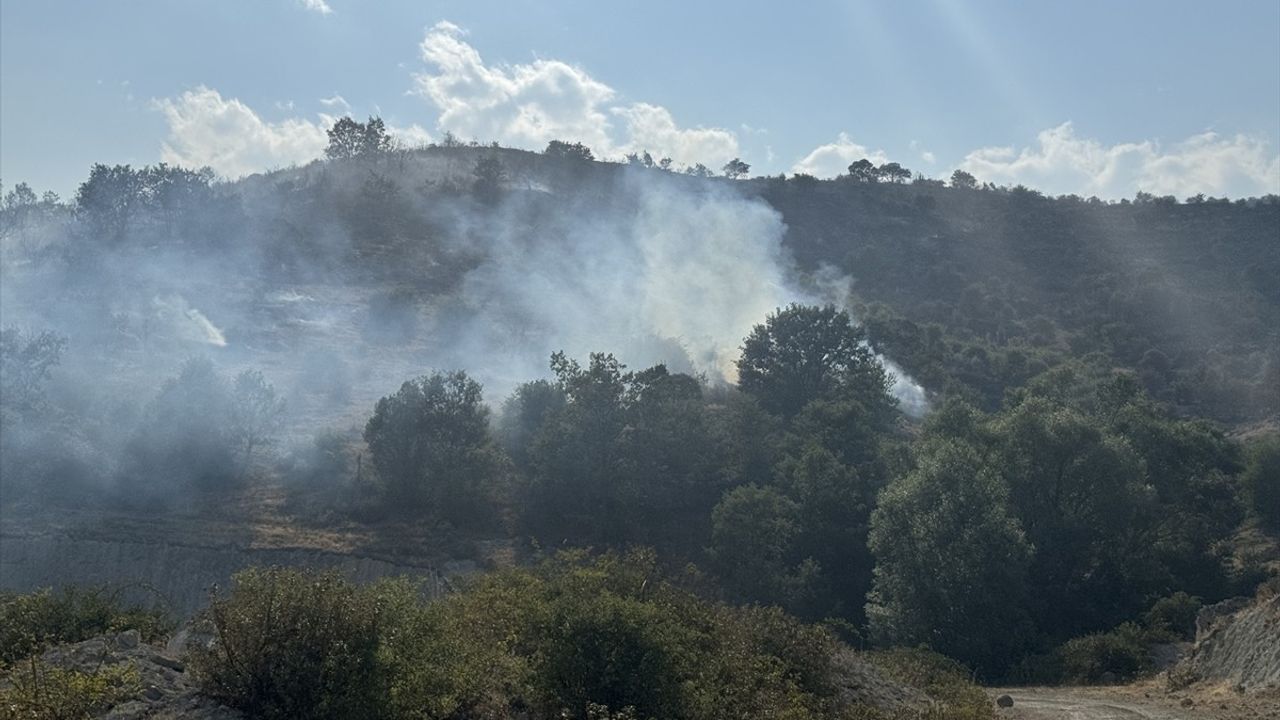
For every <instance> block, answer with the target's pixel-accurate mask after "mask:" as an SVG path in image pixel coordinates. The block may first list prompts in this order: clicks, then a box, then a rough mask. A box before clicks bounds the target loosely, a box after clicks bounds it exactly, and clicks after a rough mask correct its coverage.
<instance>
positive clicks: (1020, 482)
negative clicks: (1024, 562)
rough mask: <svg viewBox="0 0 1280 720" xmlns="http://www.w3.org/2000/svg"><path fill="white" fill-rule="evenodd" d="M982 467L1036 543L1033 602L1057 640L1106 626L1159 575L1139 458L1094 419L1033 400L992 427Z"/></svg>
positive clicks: (1150, 504) (1156, 583)
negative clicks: (987, 465) (986, 465)
mask: <svg viewBox="0 0 1280 720" xmlns="http://www.w3.org/2000/svg"><path fill="white" fill-rule="evenodd" d="M991 430H992V432H993V433H994V437H995V438H996V449H995V455H994V456H993V458H992V465H991V467H992V468H993V469H995V470H996V472H998V473H999V474H1000V476H1001V477H1003V478H1004V481H1005V484H1006V486H1007V487H1008V488H1009V501H1010V503H1011V506H1012V508H1013V511H1014V513H1015V515H1016V517H1018V518H1019V520H1020V521H1021V524H1022V528H1023V529H1024V530H1025V532H1026V535H1027V540H1028V541H1029V542H1031V543H1032V545H1034V546H1035V549H1036V552H1035V558H1034V561H1033V562H1032V564H1031V566H1030V569H1029V577H1028V579H1029V582H1030V583H1031V584H1032V586H1033V587H1035V588H1038V589H1039V591H1040V592H1041V593H1042V595H1041V598H1040V600H1039V601H1038V602H1036V603H1035V605H1034V607H1033V608H1032V610H1033V612H1032V616H1033V620H1034V621H1035V623H1036V626H1037V627H1038V628H1040V629H1041V630H1042V631H1043V632H1045V633H1047V634H1049V635H1050V636H1051V637H1055V638H1056V639H1059V640H1065V639H1067V638H1069V637H1074V636H1076V635H1081V634H1084V633H1087V632H1093V631H1096V630H1100V629H1106V628H1109V627H1114V626H1115V625H1118V624H1119V623H1121V622H1123V621H1124V620H1125V619H1127V618H1130V617H1132V616H1133V615H1134V614H1135V613H1137V612H1139V611H1140V610H1142V609H1143V607H1144V606H1145V605H1146V604H1147V602H1148V600H1149V598H1148V597H1147V594H1148V592H1149V589H1152V588H1159V587H1161V586H1162V585H1163V584H1164V583H1166V582H1167V581H1168V579H1167V576H1166V575H1165V571H1164V569H1163V568H1161V567H1160V566H1159V564H1158V563H1157V562H1156V557H1155V552H1154V549H1155V541H1156V539H1157V535H1156V533H1155V530H1156V528H1157V527H1158V522H1157V520H1158V515H1157V514H1156V512H1155V509H1156V506H1155V499H1156V498H1155V497H1154V494H1153V492H1152V490H1151V488H1150V486H1149V485H1148V484H1147V482H1146V473H1145V467H1144V463H1143V461H1142V458H1141V457H1139V456H1138V455H1137V453H1135V452H1134V450H1133V447H1132V445H1131V444H1130V443H1128V442H1126V441H1125V440H1123V439H1122V438H1119V437H1116V436H1115V435H1113V434H1111V433H1109V432H1107V431H1106V428H1105V426H1103V425H1101V424H1100V423H1099V422H1098V421H1097V420H1096V419H1095V418H1091V417H1088V416H1086V415H1084V414H1083V413H1081V412H1079V411H1077V410H1074V409H1071V408H1065V407H1060V406H1055V405H1054V404H1053V403H1052V402H1050V401H1048V400H1046V399H1044V398H1038V397H1033V398H1029V399H1027V400H1025V401H1023V402H1022V403H1020V404H1018V405H1017V406H1016V407H1014V408H1012V409H1010V410H1007V411H1005V413H1003V414H1002V415H1001V417H999V418H998V419H997V420H996V421H995V423H994V424H993V426H992V428H991Z"/></svg>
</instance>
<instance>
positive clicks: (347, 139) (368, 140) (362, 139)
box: [324, 117, 391, 160]
mask: <svg viewBox="0 0 1280 720" xmlns="http://www.w3.org/2000/svg"><path fill="white" fill-rule="evenodd" d="M328 134H329V146H328V147H327V148H325V151H324V155H325V157H327V158H329V159H330V160H350V159H353V158H364V157H374V156H376V155H380V154H382V153H385V152H388V151H389V150H391V136H390V135H389V134H387V127H386V125H385V124H384V123H383V122H382V118H379V117H370V118H369V120H368V121H367V122H357V121H355V120H353V119H351V118H349V117H342V118H339V119H338V121H337V122H335V123H334V124H333V127H331V128H329V131H328Z"/></svg>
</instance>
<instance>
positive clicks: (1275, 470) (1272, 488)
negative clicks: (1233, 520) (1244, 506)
mask: <svg viewBox="0 0 1280 720" xmlns="http://www.w3.org/2000/svg"><path fill="white" fill-rule="evenodd" d="M1240 482H1241V484H1242V485H1243V486H1244V491H1245V494H1246V496H1247V497H1248V500H1249V503H1250V505H1251V506H1252V508H1253V511H1254V512H1255V513H1257V515H1258V517H1259V518H1260V519H1261V520H1262V522H1263V524H1265V525H1267V526H1268V527H1270V528H1272V529H1275V530H1280V435H1270V436H1267V437H1264V438H1261V439H1258V440H1255V441H1254V442H1253V443H1252V444H1251V445H1250V446H1249V459H1248V464H1247V465H1246V466H1245V470H1244V474H1242V475H1241V476H1240Z"/></svg>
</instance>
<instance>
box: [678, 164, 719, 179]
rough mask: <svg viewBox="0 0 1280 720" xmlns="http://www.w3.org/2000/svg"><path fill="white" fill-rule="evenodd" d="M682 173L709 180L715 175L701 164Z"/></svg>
mask: <svg viewBox="0 0 1280 720" xmlns="http://www.w3.org/2000/svg"><path fill="white" fill-rule="evenodd" d="M684 173H685V174H686V175H692V176H694V177H700V178H709V177H711V176H712V175H715V173H713V172H711V168H709V167H707V166H706V165H703V164H702V163H698V164H696V165H693V166H692V167H687V168H685V169H684Z"/></svg>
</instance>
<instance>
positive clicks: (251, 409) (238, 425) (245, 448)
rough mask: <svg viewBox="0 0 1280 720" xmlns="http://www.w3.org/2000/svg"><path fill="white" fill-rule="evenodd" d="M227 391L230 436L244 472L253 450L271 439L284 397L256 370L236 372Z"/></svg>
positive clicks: (281, 410) (277, 426) (250, 461)
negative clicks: (229, 407)
mask: <svg viewBox="0 0 1280 720" xmlns="http://www.w3.org/2000/svg"><path fill="white" fill-rule="evenodd" d="M231 395H232V397H231V429H230V430H231V439H232V442H234V443H235V444H236V446H237V447H238V449H239V452H240V460H239V464H240V467H241V471H242V472H246V471H248V469H249V467H250V466H251V464H252V463H253V455H254V452H255V451H257V450H260V449H262V448H265V447H269V446H270V445H271V444H272V443H274V442H275V436H276V433H277V432H279V430H280V422H281V419H282V417H283V415H284V410H285V401H284V398H282V397H280V396H279V395H277V394H276V389H275V387H274V386H273V385H272V384H271V383H269V382H267V380H266V378H264V377H263V376H262V373H261V372H260V371H258V370H245V371H243V372H241V373H240V374H239V375H237V376H236V379H235V381H234V382H233V383H232V386H231Z"/></svg>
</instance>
